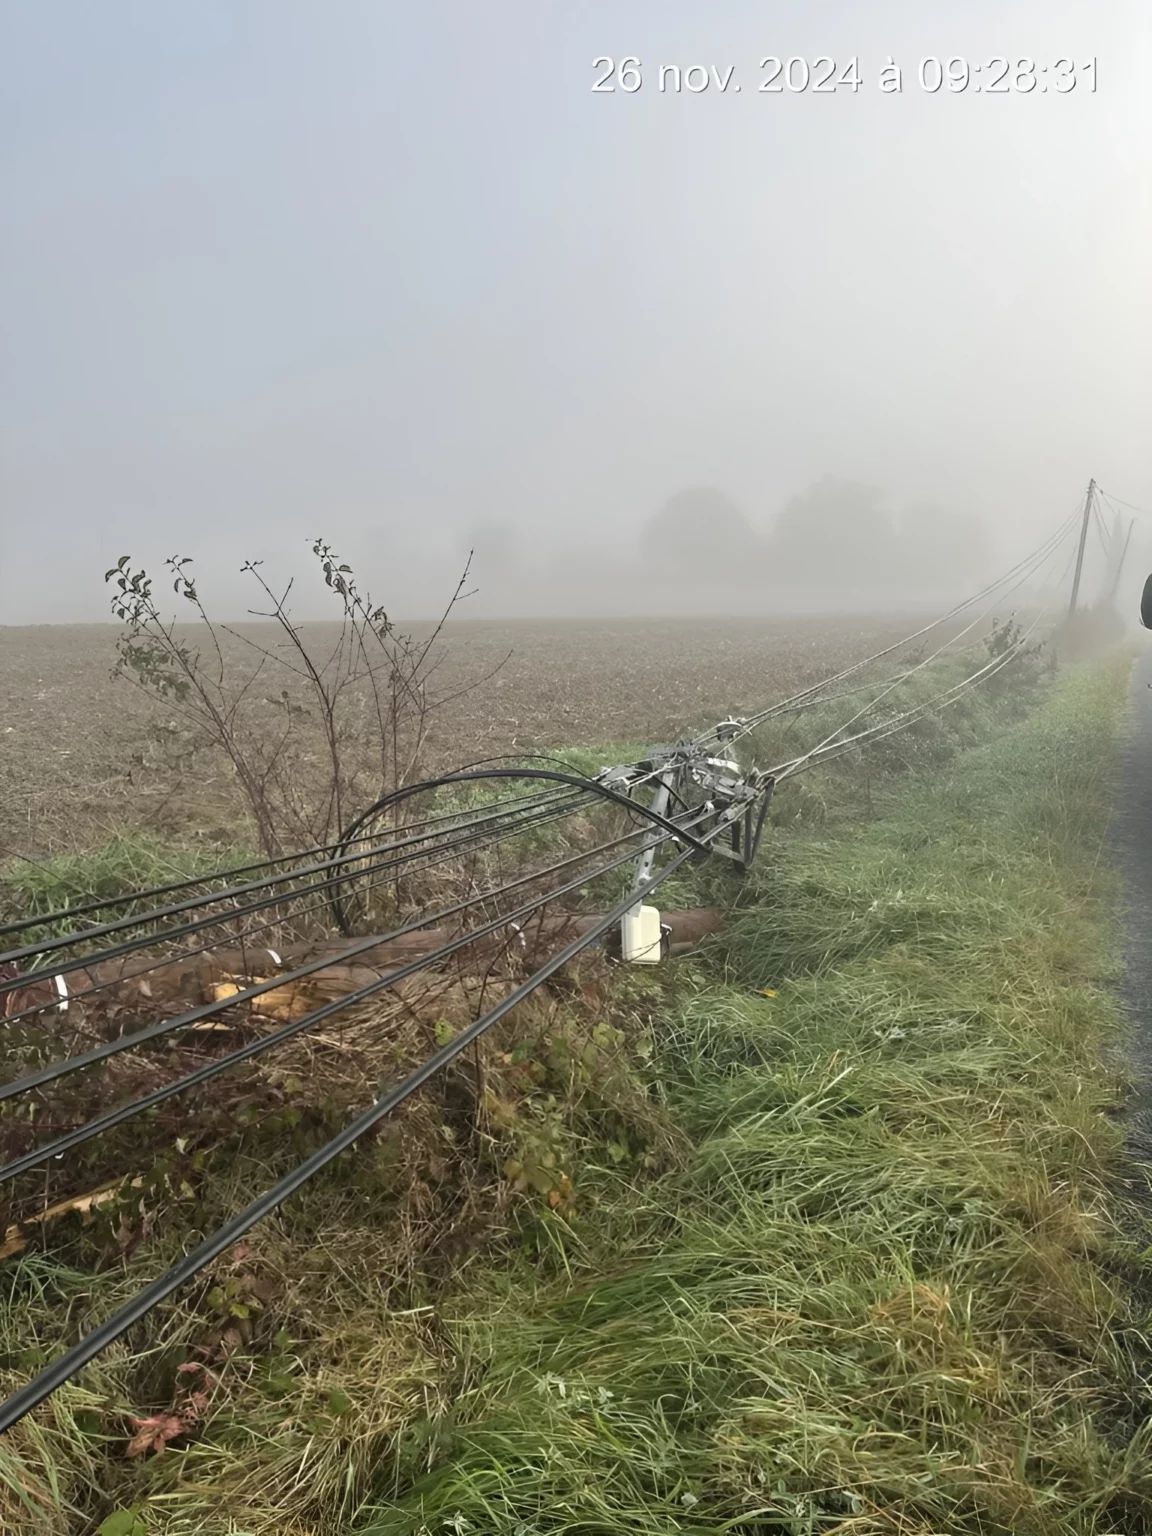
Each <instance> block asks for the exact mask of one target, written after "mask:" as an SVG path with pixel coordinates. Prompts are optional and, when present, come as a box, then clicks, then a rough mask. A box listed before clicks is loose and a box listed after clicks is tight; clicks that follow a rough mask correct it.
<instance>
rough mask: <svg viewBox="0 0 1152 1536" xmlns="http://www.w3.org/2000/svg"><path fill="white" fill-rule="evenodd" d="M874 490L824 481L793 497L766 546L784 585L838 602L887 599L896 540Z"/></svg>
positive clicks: (829, 479) (830, 479)
mask: <svg viewBox="0 0 1152 1536" xmlns="http://www.w3.org/2000/svg"><path fill="white" fill-rule="evenodd" d="M881 497H882V493H881V492H880V491H879V490H878V489H877V488H876V487H875V486H872V485H863V484H860V483H859V482H857V481H854V480H840V479H837V478H836V476H835V475H825V476H824V477H823V479H821V480H817V481H816V483H815V484H814V485H810V486H809V487H808V489H807V490H806V491H803V492H801V494H800V495H798V496H793V497H792V499H791V501H789V502H788V504H787V505H786V506H785V507H784V509H783V510H782V511H781V512H780V513H779V515H778V516H777V518H776V522H775V524H774V525H773V528H772V532H771V535H770V537H769V541H768V550H769V556H770V560H771V567H772V571H773V573H774V575H775V576H776V577H777V578H778V580H779V581H780V582H782V583H784V582H786V583H788V584H790V585H794V586H796V587H798V588H800V589H801V591H803V592H804V593H805V595H828V596H830V597H834V598H835V600H836V601H838V602H843V601H845V600H849V599H853V598H855V597H857V596H858V597H859V598H860V599H861V600H862V601H868V600H869V599H871V598H872V597H875V596H878V595H886V594H887V592H888V590H889V589H890V587H891V585H892V576H893V574H894V570H895V567H896V534H895V530H894V528H893V524H892V519H891V517H890V515H889V514H888V513H887V512H886V511H885V510H884V508H883V507H882V506H881V504H880V503H881Z"/></svg>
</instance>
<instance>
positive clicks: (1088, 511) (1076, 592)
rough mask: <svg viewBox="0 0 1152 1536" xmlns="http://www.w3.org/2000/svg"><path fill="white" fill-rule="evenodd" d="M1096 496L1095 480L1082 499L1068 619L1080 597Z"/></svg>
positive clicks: (1074, 610)
mask: <svg viewBox="0 0 1152 1536" xmlns="http://www.w3.org/2000/svg"><path fill="white" fill-rule="evenodd" d="M1095 494H1096V482H1095V480H1089V482H1088V494H1087V496H1085V498H1084V517H1083V519H1082V521H1081V523H1080V547H1079V549H1077V551H1076V574H1075V576H1073V578H1072V600H1071V601H1070V602H1069V604H1068V617H1069V618H1071V617H1072V615H1073V614H1074V613H1075V612H1076V599H1077V598H1078V597H1079V596H1080V572H1081V571H1082V570H1083V569H1084V545H1085V544H1086V543H1087V542H1088V524H1089V522H1090V521H1091V519H1092V498H1093V497H1094V496H1095Z"/></svg>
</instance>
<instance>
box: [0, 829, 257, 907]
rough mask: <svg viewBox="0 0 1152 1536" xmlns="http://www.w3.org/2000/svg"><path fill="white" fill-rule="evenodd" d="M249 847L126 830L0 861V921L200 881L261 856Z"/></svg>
mask: <svg viewBox="0 0 1152 1536" xmlns="http://www.w3.org/2000/svg"><path fill="white" fill-rule="evenodd" d="M257 857H258V855H256V854H254V853H253V852H252V851H251V850H250V849H243V848H223V847H220V846H218V845H216V844H189V845H187V846H185V847H178V846H177V847H174V846H173V845H172V844H171V843H167V842H164V841H163V840H162V839H161V838H157V837H154V836H152V835H151V834H149V833H145V832H137V833H126V834H123V835H121V836H118V837H114V838H112V839H110V841H108V842H106V843H103V844H101V845H100V846H98V847H96V848H93V849H89V850H86V851H84V852H78V853H59V854H53V855H52V856H51V857H49V858H45V859H10V860H7V861H6V862H5V863H4V864H3V865H0V920H12V921H14V920H16V919H19V918H24V917H36V916H40V915H43V914H47V913H50V912H55V911H57V910H59V909H61V908H63V907H69V906H76V905H79V904H81V903H84V902H90V901H110V900H112V899H113V898H114V897H117V896H124V895H128V894H130V893H131V892H133V891H140V890H146V889H150V888H151V887H153V886H160V885H170V884H172V883H173V882H175V881H177V880H192V879H199V878H202V877H205V876H208V875H211V874H212V873H213V872H214V871H216V870H218V869H221V868H227V867H228V866H230V865H233V866H234V865H239V864H245V863H248V862H250V861H251V860H253V859H255V858H257Z"/></svg>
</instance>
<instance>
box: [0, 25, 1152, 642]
mask: <svg viewBox="0 0 1152 1536" xmlns="http://www.w3.org/2000/svg"><path fill="white" fill-rule="evenodd" d="M961 10H962V14H961ZM1150 43H1152V11H1150V9H1149V7H1148V6H1147V4H1146V3H1144V0H1105V3H1103V4H1088V3H1086V0H1085V3H1079V4H1075V5H1071V4H1060V3H1052V0H1043V3H1041V0H1031V3H1018V4H1012V3H1007V4H1006V3H996V4H992V3H984V0H976V3H972V0H969V3H967V4H966V5H965V6H964V7H963V8H960V7H957V6H953V7H947V8H946V7H943V6H938V5H925V4H924V3H923V0H915V3H912V0H909V3H906V4H899V3H891V0H883V3H875V4H872V3H867V0H853V3H851V4H849V3H841V4H821V5H812V4H811V3H799V0H793V3H786V4H779V5H775V6H770V5H767V4H764V3H763V0H761V3H756V4H752V3H740V0H726V3H717V4H708V5H705V4H702V3H700V0H629V3H628V4H626V5H621V4H619V3H608V0H581V3H580V4H558V3H553V4H548V3H541V0H492V3H489V4H486V5H479V4H474V3H471V0H454V3H429V0H420V3H419V4H415V3H388V0H339V3H335V4H332V3H325V0H306V3H305V0H198V3H190V0H134V3H127V0H99V3H89V0H71V3H64V0H0V495H2V502H0V516H2V518H3V523H2V526H0V623H8V624H16V623H32V622H58V621H67V620H91V619H102V618H105V617H107V613H108V610H107V601H106V592H105V589H104V587H103V584H102V580H101V578H102V575H103V572H104V569H105V567H106V566H108V565H110V564H112V563H113V562H114V560H115V559H116V557H117V556H119V555H120V554H122V553H125V552H129V551H130V552H132V554H133V555H134V556H137V557H138V558H142V559H144V560H145V561H147V562H150V563H152V564H159V563H160V562H161V561H162V559H163V557H164V556H166V555H169V554H177V553H178V554H188V555H192V556H193V557H195V559H196V561H197V565H198V567H199V568H200V570H201V572H202V573H203V577H202V587H204V588H209V587H210V589H211V591H212V592H213V594H214V597H215V599H216V601H217V605H218V606H223V608H224V609H225V610H229V608H230V609H231V610H232V611H234V612H238V611H240V610H241V609H242V608H243V606H244V602H243V589H242V586H241V583H240V579H239V577H238V576H237V575H236V571H237V569H238V567H239V565H240V563H241V561H242V560H244V559H245V558H248V557H250V556H256V557H261V556H262V557H264V558H265V559H266V560H267V562H268V567H269V569H270V571H272V572H273V573H277V572H280V571H283V572H284V573H285V574H287V573H289V572H291V571H294V570H299V569H301V568H302V567H303V566H304V565H305V564H306V562H307V558H308V557H307V546H306V543H305V540H306V538H307V536H309V535H311V534H314V533H317V532H318V533H322V534H324V535H325V536H326V537H328V538H329V539H331V540H332V541H333V542H334V543H336V544H337V545H338V547H339V548H340V550H341V552H342V553H346V554H347V556H348V557H349V558H351V559H352V560H354V561H355V562H357V563H358V564H359V565H360V566H361V567H362V568H363V569H364V570H365V572H366V573H367V574H368V575H369V576H370V578H371V584H372V586H373V587H374V589H375V590H376V592H377V595H379V596H380V597H382V598H387V599H388V600H389V601H390V602H391V603H392V605H393V606H394V607H397V608H399V609H400V610H401V611H408V612H411V614H412V615H413V616H414V617H415V616H419V614H421V613H422V612H425V611H429V610H430V608H431V606H432V596H431V594H432V593H433V591H434V590H435V589H436V588H437V583H438V582H439V583H440V585H442V584H443V581H444V580H446V578H447V575H448V573H449V571H450V570H451V569H452V568H453V567H454V566H455V564H456V563H457V559H458V552H459V550H460V548H461V547H462V546H463V545H464V544H465V543H467V542H468V539H469V537H470V530H471V529H473V528H474V527H476V526H477V525H482V524H485V523H487V524H495V525H509V526H510V528H511V531H512V537H513V539H514V540H515V539H520V540H522V541H523V544H524V547H525V548H527V549H531V550H534V551H541V550H542V551H546V552H549V553H550V555H551V556H552V557H555V556H556V555H557V554H558V553H559V554H561V555H562V556H563V558H564V559H567V558H569V555H571V557H572V558H573V559H575V558H577V557H578V556H579V557H581V558H583V557H586V556H587V555H589V554H590V553H592V554H597V553H598V556H599V557H600V558H603V559H604V560H605V562H607V563H610V562H612V561H613V560H622V561H626V560H632V559H634V557H635V555H634V550H635V540H636V537H637V534H638V531H639V529H640V527H641V525H642V524H643V522H644V521H645V519H647V518H648V517H649V516H651V514H652V513H653V512H654V511H655V510H656V508H657V507H658V506H659V505H660V504H661V503H662V502H663V501H664V500H665V499H666V498H667V497H668V496H670V495H671V494H673V493H674V492H676V491H678V490H680V489H682V488H683V487H685V486H690V485H696V484H705V485H711V486H717V487H720V488H722V489H723V490H724V491H726V492H727V493H728V494H730V495H731V496H732V497H733V498H734V499H735V501H736V502H737V503H738V505H739V506H740V507H741V508H742V510H743V511H744V512H745V513H746V514H747V515H748V517H749V518H750V519H751V520H752V522H753V523H754V524H755V525H756V526H757V527H760V528H765V527H767V526H768V524H769V523H770V521H771V518H772V516H773V515H774V514H775V513H776V512H777V511H778V510H779V509H780V508H781V507H782V506H783V505H784V504H785V503H786V502H787V501H788V500H789V498H790V497H792V496H793V495H795V494H796V493H798V492H801V491H803V489H804V488H805V486H807V485H809V484H810V483H811V482H813V481H815V480H817V479H819V478H820V477H821V476H822V475H824V474H826V473H829V474H834V475H838V476H843V477H846V478H850V479H854V480H860V481H864V482H868V483H871V484H875V485H878V486H880V487H883V488H884V489H885V491H886V492H887V493H888V494H889V495H890V496H891V497H892V498H893V499H894V502H896V503H907V502H918V501H920V502H922V501H926V500H927V501H932V502H938V503H944V504H947V505H949V506H951V507H955V508H957V509H959V510H960V511H963V512H974V513H977V514H978V515H980V516H981V517H983V518H984V519H985V520H986V521H987V523H988V524H989V526H990V528H991V529H992V530H993V532H994V534H995V537H996V540H997V547H998V548H1000V549H1002V550H1003V552H1004V553H1005V555H1006V556H1007V555H1011V554H1012V553H1013V552H1014V551H1018V550H1019V549H1020V547H1021V544H1022V543H1027V542H1028V541H1029V539H1030V538H1031V537H1033V536H1035V537H1039V536H1041V535H1042V534H1043V533H1044V532H1046V531H1047V530H1048V529H1049V528H1050V527H1052V526H1053V525H1054V524H1055V523H1056V522H1057V521H1058V520H1059V519H1061V518H1063V517H1064V516H1065V515H1066V514H1067V513H1068V512H1069V511H1070V510H1071V509H1072V507H1073V506H1074V505H1075V503H1076V500H1077V498H1078V497H1080V496H1082V494H1083V487H1084V485H1085V483H1086V481H1087V479H1088V477H1089V476H1090V475H1095V476H1096V477H1097V479H1098V480H1099V481H1100V482H1101V483H1102V484H1103V485H1104V486H1105V487H1106V488H1107V489H1109V490H1111V491H1113V492H1115V493H1116V494H1118V495H1120V496H1122V497H1126V498H1129V499H1131V500H1132V501H1134V502H1137V503H1140V504H1142V505H1144V506H1148V507H1152V464H1150V460H1149V453H1148V448H1149V423H1150V422H1152V300H1150V296H1149V293H1150V284H1149V281H1148V274H1149V272H1150V271H1152V106H1150V100H1152V97H1150V92H1149V87H1148V79H1149V76H1148V70H1149V67H1150V61H1152V47H1150V46H1149V45H1150ZM769 53H772V54H777V55H780V56H782V57H787V56H789V55H793V54H796V55H800V56H804V57H807V58H808V59H813V58H815V57H816V56H817V55H821V54H826V55H830V56H832V57H833V58H834V59H835V60H836V61H837V64H838V66H842V65H843V64H844V63H846V62H847V60H848V59H849V57H850V56H851V55H853V54H855V55H857V56H858V57H859V62H860V70H861V73H862V75H863V76H864V84H863V85H862V87H861V89H860V91H859V92H858V93H856V94H849V93H847V92H845V91H843V90H840V91H837V92H836V93H835V94H834V95H813V94H792V93H788V92H785V93H784V94H783V95H765V94H761V93H760V92H758V91H757V89H756V86H757V84H758V83H759V81H760V79H761V78H762V71H760V70H759V69H758V67H757V66H758V64H759V61H760V59H761V58H762V57H763V56H764V55H765V54H769ZM925 54H936V55H940V56H944V57H948V56H950V55H964V56H967V57H968V58H969V59H971V60H973V61H984V60H987V59H989V58H990V57H991V56H993V55H997V54H1005V55H1008V56H1010V57H1011V58H1012V59H1015V58H1017V57H1019V56H1021V55H1027V56H1030V57H1032V58H1034V59H1036V60H1037V62H1048V63H1051V62H1054V61H1055V60H1056V59H1058V58H1060V57H1062V56H1066V55H1072V56H1073V57H1074V58H1075V59H1077V60H1078V61H1084V60H1087V59H1088V58H1089V57H1091V56H1095V57H1096V58H1097V59H1098V89H1097V91H1096V93H1095V94H1088V93H1086V92H1085V91H1084V90H1083V89H1082V86H1081V85H1077V87H1076V90H1075V91H1073V92H1072V93H1070V94H1068V95H1057V94H1055V93H1054V92H1051V91H1049V92H1048V93H1047V94H1045V95H1040V94H1039V93H1033V94H1031V95H1022V94H1015V93H1013V94H1009V95H1006V96H989V95H986V94H980V95H978V94H975V93H973V92H971V91H969V92H965V93H963V94H957V95H952V94H949V93H948V91H947V90H946V89H945V90H943V91H941V92H940V93H939V94H937V95H928V94H925V93H924V92H922V91H921V90H920V88H919V86H918V85H917V83H916V78H915V76H916V66H917V63H918V61H919V59H920V58H921V57H922V56H923V55H925ZM600 55H609V56H612V57H615V58H621V57H623V56H625V55H638V56H639V57H640V59H641V61H642V64H643V68H644V74H645V82H644V85H643V86H642V88H641V89H640V90H639V91H638V92H636V93H635V94H632V95H628V94H624V93H621V92H620V91H617V92H616V93H615V94H612V95H607V94H594V93H593V92H592V91H591V85H592V82H593V79H594V71H593V68H592V62H593V60H594V59H595V58H596V57H598V56H600ZM890 55H891V56H892V57H893V58H894V59H895V60H896V62H897V63H899V64H901V65H902V66H903V68H904V90H903V92H902V94H899V95H882V94H881V93H880V92H879V91H878V89H877V86H876V79H877V76H878V73H879V70H880V68H881V66H882V65H883V64H884V63H885V62H886V60H887V59H888V57H889V56H890ZM665 63H668V64H679V65H681V66H682V67H687V66H688V65H689V64H694V63H696V64H705V65H716V66H717V67H718V68H720V69H721V70H723V69H725V68H726V67H727V66H728V65H733V66H734V67H735V73H734V79H735V80H736V81H738V82H739V83H741V85H742V91H741V93H740V94H734V93H729V94H726V95H724V96H720V95H718V94H717V93H716V92H715V90H709V91H708V92H706V93H704V94H702V95H698V96H692V95H689V94H687V93H684V94H682V95H680V96H676V95H671V94H663V95H661V94H660V93H659V92H658V90H657V86H656V74H657V69H658V67H659V65H661V64H665ZM564 552H568V553H567V554H565V553H564ZM484 574H485V573H484V570H483V567H482V566H481V569H480V570H479V572H478V578H479V580H480V583H481V587H482V588H483V583H484ZM526 600H527V601H530V598H528V599H526ZM305 606H307V599H306V598H305ZM646 606H650V602H649V603H648V604H646ZM474 611H475V612H476V613H481V612H483V611H484V608H483V606H475V605H474Z"/></svg>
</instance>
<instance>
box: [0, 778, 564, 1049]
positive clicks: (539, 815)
mask: <svg viewBox="0 0 1152 1536" xmlns="http://www.w3.org/2000/svg"><path fill="white" fill-rule="evenodd" d="M532 798H533V799H535V800H536V801H542V800H544V799H545V798H546V797H545V796H543V795H540V796H534V797H532ZM575 798H576V801H577V804H574V805H569V804H567V803H560V804H558V805H557V808H555V809H551V810H547V809H544V810H537V811H536V813H535V814H534V815H532V816H525V817H521V818H520V819H518V820H517V821H516V822H515V823H514V824H513V825H511V826H510V827H508V828H506V829H505V830H504V831H501V832H496V833H492V834H489V836H488V837H486V838H462V839H460V841H459V842H457V843H452V844H450V845H449V846H448V847H447V848H446V849H442V850H440V851H439V852H438V856H437V857H431V856H428V857H426V858H424V859H423V860H422V862H421V864H420V869H421V872H426V871H427V870H429V869H435V868H436V867H437V866H438V865H440V864H445V863H450V862H451V861H452V860H453V859H456V858H458V857H459V856H460V855H461V853H471V854H475V853H478V852H483V851H484V850H485V849H487V848H492V847H495V846H496V845H497V844H498V843H501V842H504V841H506V840H507V839H508V838H510V837H515V836H518V835H519V834H520V833H521V832H524V831H527V830H528V829H530V828H533V827H539V826H543V825H546V824H548V823H550V822H553V821H558V820H562V819H563V818H564V817H566V816H570V815H573V814H574V813H575V812H576V811H577V810H578V809H579V803H580V801H581V800H582V797H580V796H576V797H575ZM396 867H397V864H396V862H395V861H387V862H384V863H381V864H377V865H374V866H373V867H372V868H371V869H370V870H367V871H365V870H360V869H358V870H355V871H353V872H352V873H350V874H345V875H343V876H341V877H340V878H341V882H343V881H348V880H353V879H354V880H356V881H357V882H358V883H359V882H362V881H364V880H365V876H366V875H368V874H374V875H377V876H378V877H379V878H377V879H370V880H367V882H366V888H367V890H369V891H371V890H374V889H376V887H377V886H378V885H380V884H382V883H383V881H384V880H386V879H388V878H389V876H390V875H391V872H392V871H393V870H395V869H396ZM318 889H322V890H323V894H322V895H321V896H320V897H319V899H318V900H316V901H313V902H311V903H306V904H305V905H304V906H303V907H293V909H292V911H291V912H290V913H287V914H284V915H282V916H277V917H274V918H270V919H269V920H268V921H266V922H263V923H259V924H257V925H256V927H255V928H247V929H245V930H244V932H243V933H241V934H240V935H239V947H240V948H241V949H247V948H248V947H249V946H250V945H251V946H252V947H254V948H256V949H257V950H262V949H263V948H264V947H263V946H260V945H256V944H255V940H256V939H257V937H259V935H261V934H263V933H267V932H268V930H269V929H271V928H277V927H280V926H281V925H282V924H284V923H288V922H291V923H296V922H299V921H300V919H301V918H303V917H307V916H308V915H309V914H310V913H312V912H316V911H319V910H321V909H323V908H329V907H330V906H331V891H330V885H329V882H328V881H327V880H324V881H321V882H319V884H318V885H316V886H310V887H306V888H305V890H303V891H298V892H294V893H292V895H293V897H299V896H303V895H308V894H310V893H311V892H314V891H316V890H318ZM287 899H288V898H287V897H282V898H279V900H281V901H286V900H287ZM277 904H278V903H277ZM252 910H254V909H253V908H251V907H249V908H245V909H242V910H241V911H240V912H239V913H228V914H226V920H227V921H229V922H231V921H233V920H234V919H235V917H236V916H242V915H244V913H245V912H250V911H252ZM184 931H185V930H183V929H182V930H180V932H184ZM170 937H172V936H171V935H168V934H162V935H158V936H157V940H156V941H157V942H159V941H160V939H162V938H170ZM219 945H220V940H219V939H218V938H213V939H209V940H208V941H207V942H205V943H203V944H198V945H195V946H193V947H191V948H182V949H179V950H177V951H176V952H175V953H172V954H164V955H160V956H158V957H157V959H156V960H155V961H153V963H152V964H150V965H147V966H143V967H141V968H140V969H139V970H133V971H131V972H129V973H125V974H124V975H121V976H112V977H109V978H108V980H106V981H98V982H93V983H92V984H91V985H89V986H86V987H84V988H83V989H82V990H79V989H78V990H77V991H76V992H74V993H72V994H71V995H70V997H69V1001H70V1002H71V1001H77V1002H80V1003H86V1002H88V1001H89V999H91V998H92V997H94V996H99V995H100V994H101V993H102V992H107V991H110V990H112V989H113V988H115V987H119V986H123V985H125V984H126V983H130V982H135V981H138V980H139V979H140V978H141V977H146V976H150V975H152V974H154V973H155V972H156V971H160V970H164V969H166V968H167V967H168V966H171V965H176V964H184V963H186V962H187V961H189V960H194V959H196V957H197V956H199V955H205V954H210V953H211V952H212V951H213V950H214V949H217V948H219ZM268 952H269V953H271V951H268ZM100 963H102V961H101V957H100V955H99V954H97V955H96V956H87V955H86V956H84V963H83V965H82V966H81V967H80V969H87V968H89V967H91V966H93V965H98V964H100ZM56 974H57V973H56V972H55V971H32V972H28V973H26V975H24V976H22V977H20V978H18V980H19V982H20V984H21V986H23V985H26V984H28V983H29V982H36V983H39V984H43V983H44V982H45V981H49V980H52V979H53V978H54V977H55V975H56ZM59 1006H60V999H59V998H50V999H48V1001H46V1002H43V1003H33V1004H30V1005H29V1006H28V1007H27V1008H23V1009H21V1010H20V1011H19V1012H16V1013H12V1014H8V1015H7V1016H6V1017H5V1019H4V1023H5V1024H6V1025H12V1024H17V1023H19V1022H20V1021H21V1020H24V1019H28V1018H33V1017H36V1016H38V1015H40V1014H43V1013H47V1012H52V1011H53V1010H56V1009H58V1008H59Z"/></svg>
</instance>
